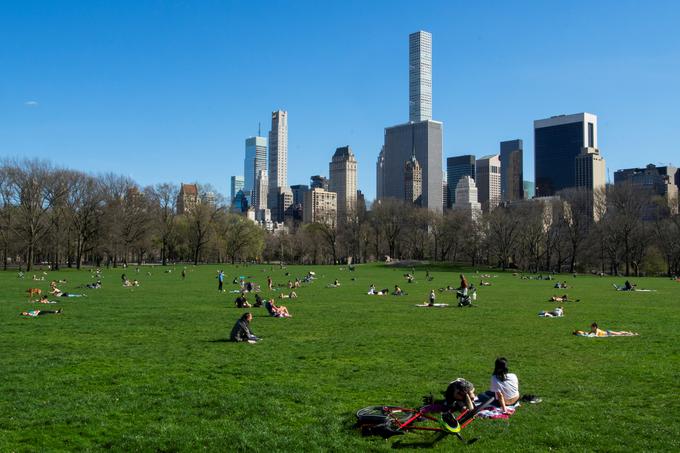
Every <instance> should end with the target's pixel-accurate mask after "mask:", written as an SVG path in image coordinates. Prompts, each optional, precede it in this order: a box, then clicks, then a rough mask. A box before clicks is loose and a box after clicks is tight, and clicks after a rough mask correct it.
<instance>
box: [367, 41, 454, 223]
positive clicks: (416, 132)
mask: <svg viewBox="0 0 680 453" xmlns="http://www.w3.org/2000/svg"><path fill="white" fill-rule="evenodd" d="M414 148H415V153H414V152H413V150H414ZM412 154H415V157H416V160H417V161H418V163H419V164H420V168H421V170H422V195H421V205H422V206H424V207H427V208H428V209H431V210H433V211H436V212H441V210H442V123H440V122H438V121H432V35H431V34H430V33H428V32H424V31H419V32H416V33H412V34H411V35H409V122H408V123H405V124H399V125H397V126H392V127H387V128H385V141H384V146H383V148H382V150H381V152H380V156H379V157H378V162H377V165H376V176H377V196H378V200H382V199H384V198H396V199H400V200H401V199H403V197H404V194H405V188H404V180H405V178H404V169H405V166H404V163H405V162H406V161H407V160H409V159H410V158H411V155H412Z"/></svg>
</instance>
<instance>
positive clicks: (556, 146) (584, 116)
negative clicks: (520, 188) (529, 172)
mask: <svg viewBox="0 0 680 453" xmlns="http://www.w3.org/2000/svg"><path fill="white" fill-rule="evenodd" d="M583 148H597V116H595V115H593V114H591V113H576V114H573V115H559V116H553V117H551V118H547V119H543V120H536V121H534V168H535V171H534V173H535V176H536V196H537V197H547V196H551V195H554V194H555V193H556V192H558V191H560V190H562V189H566V188H569V187H576V156H578V155H579V154H581V151H582V149H583Z"/></svg>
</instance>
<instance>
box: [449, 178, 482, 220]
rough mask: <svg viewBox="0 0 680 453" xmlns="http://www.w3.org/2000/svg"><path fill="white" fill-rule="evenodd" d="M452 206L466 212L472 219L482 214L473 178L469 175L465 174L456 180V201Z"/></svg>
mask: <svg viewBox="0 0 680 453" xmlns="http://www.w3.org/2000/svg"><path fill="white" fill-rule="evenodd" d="M452 208H453V209H457V210H461V211H463V212H465V213H467V214H468V216H470V218H472V219H473V220H476V219H477V218H478V217H479V216H480V215H481V214H482V206H481V205H480V204H479V201H478V197H477V187H476V186H475V180H474V179H472V178H471V177H470V176H468V175H465V176H463V177H462V178H460V179H459V180H458V184H457V185H456V202H455V203H453V206H452Z"/></svg>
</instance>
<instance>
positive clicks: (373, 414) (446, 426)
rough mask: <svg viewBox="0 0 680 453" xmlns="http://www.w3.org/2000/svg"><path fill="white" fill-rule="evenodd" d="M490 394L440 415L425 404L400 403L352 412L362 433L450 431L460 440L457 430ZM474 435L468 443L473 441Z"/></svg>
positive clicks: (449, 432) (465, 424)
mask: <svg viewBox="0 0 680 453" xmlns="http://www.w3.org/2000/svg"><path fill="white" fill-rule="evenodd" d="M493 399H494V398H493V397H491V398H488V399H487V400H485V401H482V402H481V403H480V404H478V405H476V406H475V408H474V409H472V410H464V411H463V412H461V413H460V415H458V417H453V414H451V413H450V412H444V413H442V414H441V416H439V417H436V416H434V415H439V414H437V413H433V412H429V411H428V410H427V408H428V406H429V405H426V406H423V407H421V408H420V409H409V408H405V407H400V406H368V407H364V408H363V409H359V410H358V411H357V413H356V416H357V424H358V426H359V427H361V430H362V432H363V433H364V434H365V435H372V434H374V435H379V436H382V437H384V438H388V437H392V436H395V435H401V434H405V433H407V432H409V431H434V432H439V433H440V434H442V437H444V436H446V435H448V434H453V435H455V436H456V437H458V439H460V440H461V441H464V439H463V436H462V435H461V433H460V432H461V431H462V429H463V428H465V427H466V426H467V425H469V424H470V423H471V422H472V420H473V419H474V418H475V416H476V415H477V414H478V413H479V412H480V411H481V410H483V409H485V408H486V407H488V406H489V405H490V404H491V403H492V402H493ZM476 440H477V439H474V440H472V441H469V442H468V443H472V442H474V441H476Z"/></svg>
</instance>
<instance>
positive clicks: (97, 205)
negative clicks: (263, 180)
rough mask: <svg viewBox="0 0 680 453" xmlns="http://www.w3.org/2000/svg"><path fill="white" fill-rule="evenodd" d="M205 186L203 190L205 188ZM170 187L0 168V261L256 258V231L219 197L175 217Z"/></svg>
mask: <svg viewBox="0 0 680 453" xmlns="http://www.w3.org/2000/svg"><path fill="white" fill-rule="evenodd" d="M204 189H205V190H210V188H209V187H205V188H204ZM177 193H178V187H177V186H176V185H174V184H167V183H165V184H157V185H155V186H149V187H144V188H141V187H139V186H138V185H137V184H136V183H135V182H134V181H132V180H131V179H130V178H127V177H124V176H119V175H114V174H106V175H101V176H92V175H88V174H85V173H82V172H78V171H72V170H65V169H60V168H55V167H53V166H52V165H51V164H49V163H47V162H43V161H36V160H30V161H7V162H4V163H3V164H2V165H1V166H0V247H1V249H2V259H3V266H4V268H5V269H6V268H7V266H8V264H9V263H13V262H18V263H22V264H25V266H26V269H27V270H30V269H31V267H32V266H33V265H34V264H35V263H45V262H47V263H49V264H51V265H52V266H53V268H57V269H58V268H59V266H61V265H64V264H66V265H67V266H68V267H77V268H80V266H81V265H82V264H83V263H85V262H87V263H91V264H95V265H97V266H100V265H103V264H106V265H113V266H116V265H118V264H119V263H129V262H136V263H142V262H145V261H152V262H156V261H159V262H161V263H162V264H166V263H167V262H168V260H172V261H179V260H181V261H192V262H194V263H198V262H201V261H226V260H228V261H232V262H237V261H243V260H254V259H258V258H259V257H260V256H261V255H262V249H263V247H264V232H263V231H262V230H261V229H260V228H258V227H257V226H256V225H255V224H253V223H252V222H250V221H248V220H247V219H245V218H243V217H242V216H240V215H236V214H231V213H229V212H228V210H227V209H226V208H225V206H224V202H223V200H221V199H219V198H217V199H215V200H214V201H212V200H211V202H206V203H200V204H198V205H197V206H196V207H195V208H194V209H192V210H191V211H190V212H187V213H186V214H184V215H178V214H177V210H176V206H175V205H176V201H177Z"/></svg>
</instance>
